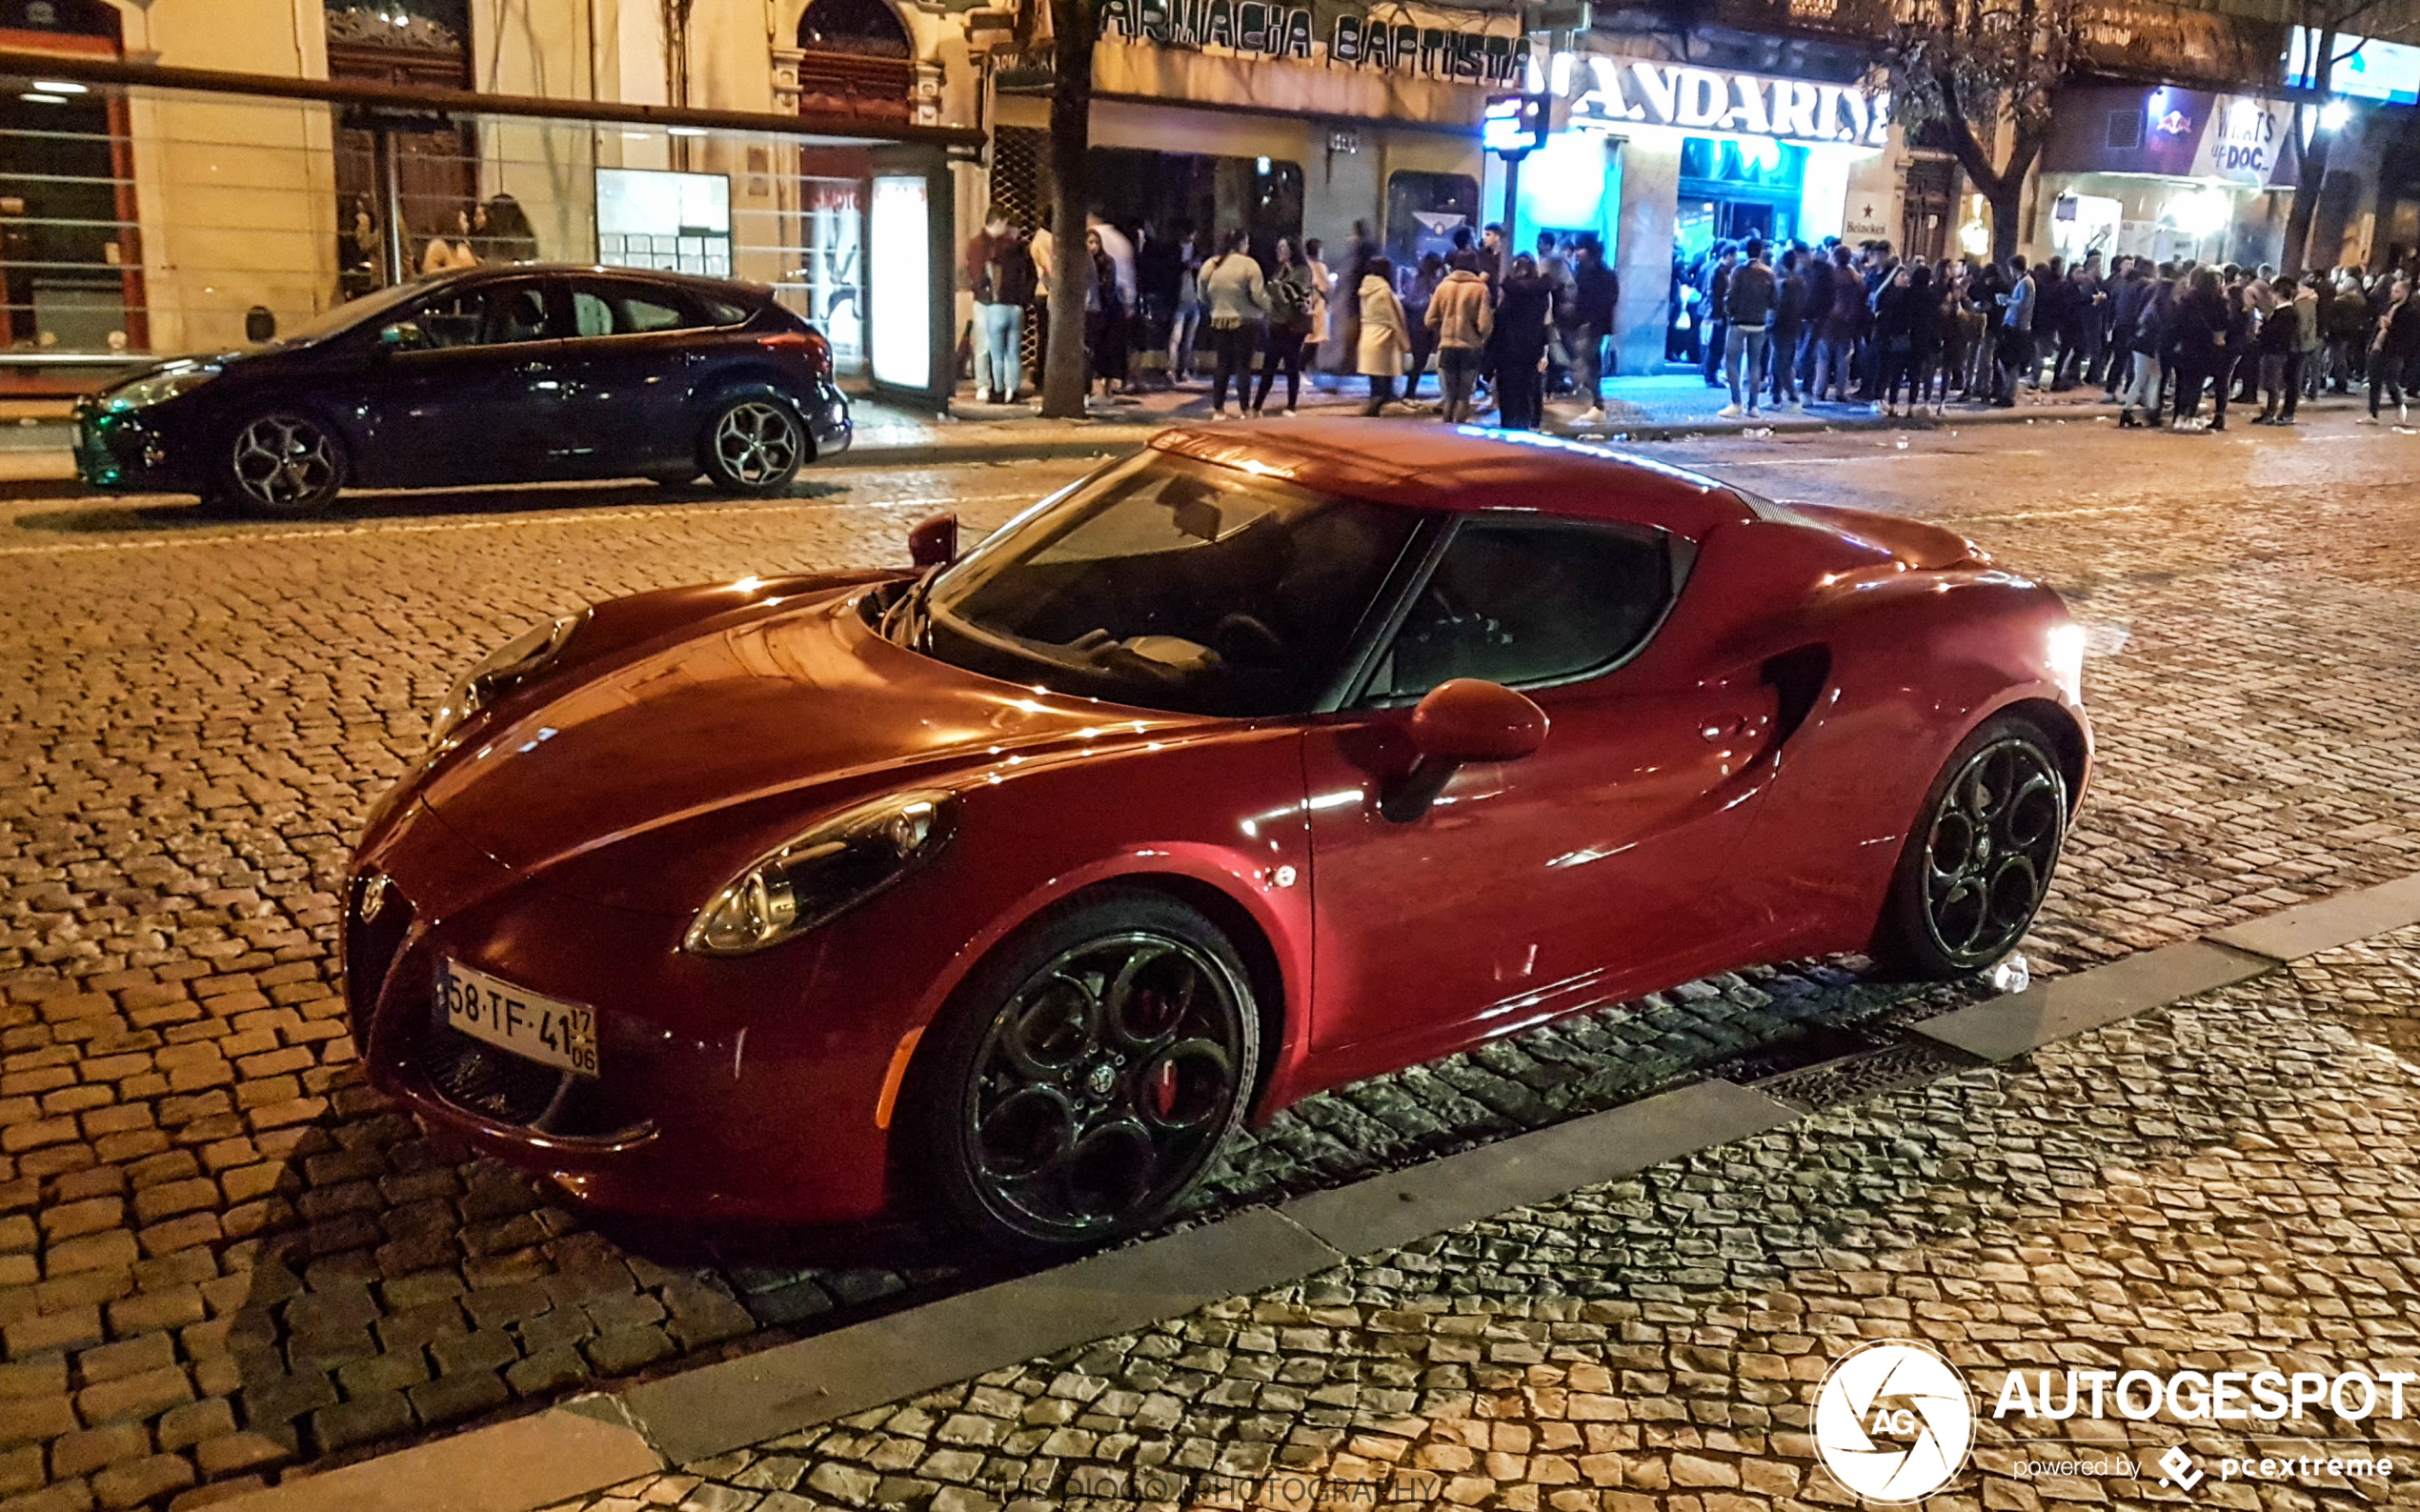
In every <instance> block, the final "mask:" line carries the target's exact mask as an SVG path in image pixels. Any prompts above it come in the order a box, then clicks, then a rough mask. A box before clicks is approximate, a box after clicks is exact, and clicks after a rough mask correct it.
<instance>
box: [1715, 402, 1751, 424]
mask: <svg viewBox="0 0 2420 1512" xmlns="http://www.w3.org/2000/svg"><path fill="white" fill-rule="evenodd" d="M1744 413H1746V412H1745V411H1744V410H1742V409H1741V408H1740V407H1739V406H1738V405H1736V404H1726V405H1724V406H1723V408H1721V409H1720V410H1717V411H1715V412H1714V417H1715V418H1716V419H1718V420H1736V419H1738V418H1739V417H1740V416H1741V415H1742V414H1744Z"/></svg>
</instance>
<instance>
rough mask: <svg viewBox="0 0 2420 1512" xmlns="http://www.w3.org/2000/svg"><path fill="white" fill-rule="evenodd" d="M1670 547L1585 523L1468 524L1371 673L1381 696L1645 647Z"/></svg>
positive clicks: (1531, 676)
mask: <svg viewBox="0 0 2420 1512" xmlns="http://www.w3.org/2000/svg"><path fill="white" fill-rule="evenodd" d="M1668 560H1669V558H1668V556H1667V554H1666V553H1665V550H1664V543H1663V542H1662V541H1661V540H1660V539H1658V538H1656V537H1654V536H1650V535H1643V534H1632V533H1629V532H1626V531H1619V530H1614V529H1610V528H1608V527H1604V526H1600V525H1586V524H1578V523H1573V524H1532V523H1522V524H1513V523H1505V524H1487V523H1481V522H1478V521H1475V520H1465V521H1463V522H1462V526H1461V528H1460V529H1459V530H1457V531H1456V532H1455V533H1454V538H1453V540H1452V541H1451V542H1450V543H1449V544H1448V545H1447V546H1446V548H1445V554H1444V555H1443V556H1442V558H1441V559H1440V560H1439V561H1438V563H1437V568H1436V571H1435V572H1433V573H1431V574H1430V575H1429V579H1428V581H1427V583H1426V584H1424V585H1423V586H1422V589H1421V591H1420V593H1419V595H1418V596H1416V597H1415V598H1414V599H1413V601H1412V606H1411V609H1410V612H1409V613H1408V614H1406V615H1405V616H1404V619H1403V624H1402V629H1400V630H1399V631H1397V632H1396V635H1395V639H1394V642H1393V643H1392V644H1391V645H1390V646H1389V647H1388V648H1387V652H1386V655H1385V656H1384V657H1383V658H1381V661H1380V663H1379V667H1378V671H1377V675H1375V676H1374V677H1373V678H1372V679H1371V683H1370V695H1369V696H1370V697H1371V698H1372V699H1373V700H1376V701H1380V702H1395V701H1400V700H1402V699H1406V698H1417V697H1419V696H1421V695H1422V694H1424V693H1426V692H1428V690H1429V689H1431V688H1434V687H1436V686H1437V685H1438V684H1439V683H1441V682H1446V681H1450V680H1452V679H1453V678H1456V677H1482V678H1485V679H1486V680H1487V681H1489V682H1501V683H1502V684H1504V685H1505V686H1507V687H1516V688H1517V687H1523V686H1535V685H1537V684H1539V683H1548V682H1558V681H1563V680H1566V679H1569V678H1572V677H1577V676H1580V675H1583V674H1586V673H1588V672H1591V671H1593V670H1595V669H1598V668H1601V667H1604V666H1606V665H1608V664H1610V663H1611V662H1613V661H1615V660H1616V659H1618V658H1619V657H1621V656H1622V655H1624V654H1626V653H1628V652H1630V651H1631V650H1633V649H1635V648H1636V647H1637V646H1638V644H1639V642H1640V641H1641V640H1642V639H1643V638H1644V637H1645V635H1646V634H1647V632H1648V631H1650V630H1651V629H1653V628H1654V627H1655V623H1656V620H1657V618H1658V617H1659V616H1660V615H1662V614H1663V612H1664V600H1665V598H1666V597H1667V596H1668V594H1669V592H1670V588H1669V584H1670V576H1669V574H1668V572H1667V571H1666V564H1667V562H1668Z"/></svg>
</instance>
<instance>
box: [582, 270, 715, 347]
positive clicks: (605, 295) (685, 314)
mask: <svg viewBox="0 0 2420 1512" xmlns="http://www.w3.org/2000/svg"><path fill="white" fill-rule="evenodd" d="M572 319H573V324H574V327H575V330H576V331H577V332H578V333H579V334H581V335H583V336H632V335H644V334H646V333H648V332H651V331H680V330H685V329H687V328H689V327H691V326H696V325H698V324H700V323H701V322H700V321H699V320H698V318H697V316H696V314H695V313H693V312H690V311H688V310H686V309H683V308H682V307H681V305H680V304H679V302H678V301H676V300H675V299H671V298H667V297H665V296H663V295H661V294H657V293H655V292H642V291H640V290H637V289H634V288H630V287H628V286H625V285H618V284H603V283H600V284H575V285H573V286H572Z"/></svg>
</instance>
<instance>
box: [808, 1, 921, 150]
mask: <svg viewBox="0 0 2420 1512" xmlns="http://www.w3.org/2000/svg"><path fill="white" fill-rule="evenodd" d="M798 50H799V52H800V53H801V57H800V60H799V64H798V110H799V112H800V113H801V114H807V115H814V114H818V113H830V114H836V115H863V116H875V117H878V118H881V119H884V120H894V121H903V120H906V119H907V118H908V89H909V86H910V85H911V84H912V83H913V82H914V80H915V72H916V70H915V62H914V60H915V57H916V48H915V45H914V44H913V43H911V42H910V41H909V39H908V33H907V28H906V27H904V26H901V25H900V24H899V17H898V12H897V11H895V10H892V9H891V7H890V6H889V5H888V4H887V3H886V0H814V4H812V5H810V6H808V7H807V13H806V14H805V15H803V16H801V17H799V18H798Z"/></svg>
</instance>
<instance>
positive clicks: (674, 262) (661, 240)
mask: <svg viewBox="0 0 2420 1512" xmlns="http://www.w3.org/2000/svg"><path fill="white" fill-rule="evenodd" d="M596 260H597V261H598V262H600V263H603V264H604V265H605V266H606V267H608V268H660V269H663V270H664V271H666V272H680V273H697V274H700V275H702V276H704V277H708V278H728V277H730V276H731V180H730V179H729V178H727V177H725V176H723V175H722V174H720V173H675V172H670V171H665V170H662V169H652V168H600V169H598V170H597V171H596Z"/></svg>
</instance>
